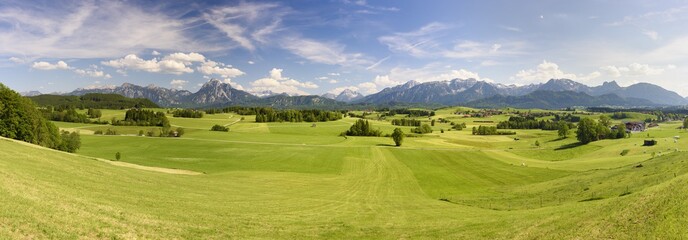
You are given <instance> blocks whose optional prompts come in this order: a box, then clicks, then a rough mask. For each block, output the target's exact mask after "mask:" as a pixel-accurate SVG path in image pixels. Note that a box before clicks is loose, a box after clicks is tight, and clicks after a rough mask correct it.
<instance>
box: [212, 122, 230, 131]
mask: <svg viewBox="0 0 688 240" xmlns="http://www.w3.org/2000/svg"><path fill="white" fill-rule="evenodd" d="M210 131H217V132H229V128H228V127H225V126H222V125H218V124H215V125H214V126H213V127H211V128H210Z"/></svg>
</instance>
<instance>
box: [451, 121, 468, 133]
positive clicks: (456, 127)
mask: <svg viewBox="0 0 688 240" xmlns="http://www.w3.org/2000/svg"><path fill="white" fill-rule="evenodd" d="M451 125H452V129H455V130H459V131H461V130H463V129H464V128H466V123H460V124H457V123H454V122H452V123H451Z"/></svg>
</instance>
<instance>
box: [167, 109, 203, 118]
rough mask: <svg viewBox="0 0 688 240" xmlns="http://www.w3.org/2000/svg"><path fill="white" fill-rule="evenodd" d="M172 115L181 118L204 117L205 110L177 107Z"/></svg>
mask: <svg viewBox="0 0 688 240" xmlns="http://www.w3.org/2000/svg"><path fill="white" fill-rule="evenodd" d="M172 116H174V117H181V118H202V117H203V112H202V111H197V110H193V109H175V110H173V111H172Z"/></svg>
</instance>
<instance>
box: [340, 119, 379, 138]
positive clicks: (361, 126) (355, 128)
mask: <svg viewBox="0 0 688 240" xmlns="http://www.w3.org/2000/svg"><path fill="white" fill-rule="evenodd" d="M345 134H346V135H348V136H366V137H379V136H380V135H382V132H381V131H380V130H376V129H372V127H371V126H370V123H369V122H368V120H363V119H359V120H357V121H356V122H355V123H354V125H352V126H351V128H349V130H348V131H346V133H345Z"/></svg>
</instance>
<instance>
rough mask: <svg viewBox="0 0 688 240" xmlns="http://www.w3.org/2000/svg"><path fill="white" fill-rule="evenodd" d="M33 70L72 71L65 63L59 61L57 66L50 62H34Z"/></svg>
mask: <svg viewBox="0 0 688 240" xmlns="http://www.w3.org/2000/svg"><path fill="white" fill-rule="evenodd" d="M31 68H33V69H38V70H68V69H71V67H69V65H67V63H66V62H64V61H58V62H57V63H55V64H52V63H49V62H34V63H33V65H31Z"/></svg>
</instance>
